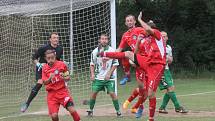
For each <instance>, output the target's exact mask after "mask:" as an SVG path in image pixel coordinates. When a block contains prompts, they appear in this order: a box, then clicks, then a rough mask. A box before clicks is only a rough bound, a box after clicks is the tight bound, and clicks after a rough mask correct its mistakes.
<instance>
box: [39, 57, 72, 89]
mask: <svg viewBox="0 0 215 121" xmlns="http://www.w3.org/2000/svg"><path fill="white" fill-rule="evenodd" d="M66 71H68V69H67V66H66V65H65V64H64V63H63V62H62V61H55V63H54V64H53V65H52V66H49V65H48V64H45V65H44V66H43V69H42V80H47V79H48V78H49V77H50V74H51V73H54V74H55V76H54V78H53V79H52V80H51V83H49V84H47V85H46V91H57V90H59V89H62V88H66V87H67V86H66V82H65V81H64V79H62V78H61V76H60V73H62V72H66Z"/></svg>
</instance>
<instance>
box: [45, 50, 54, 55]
mask: <svg viewBox="0 0 215 121" xmlns="http://www.w3.org/2000/svg"><path fill="white" fill-rule="evenodd" d="M51 53H54V54H55V55H56V51H55V50H54V49H48V50H46V52H45V56H46V55H47V54H51Z"/></svg>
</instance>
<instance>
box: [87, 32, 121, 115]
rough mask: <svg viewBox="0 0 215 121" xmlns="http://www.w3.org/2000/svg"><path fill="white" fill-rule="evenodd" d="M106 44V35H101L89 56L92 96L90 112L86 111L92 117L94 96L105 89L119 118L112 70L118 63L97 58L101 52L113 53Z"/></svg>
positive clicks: (104, 58) (114, 77)
mask: <svg viewBox="0 0 215 121" xmlns="http://www.w3.org/2000/svg"><path fill="white" fill-rule="evenodd" d="M108 42H109V40H108V36H107V35H106V34H101V36H100V38H99V47H97V48H95V49H94V50H93V52H92V54H91V62H90V72H91V75H90V79H91V81H92V94H91V98H90V102H89V103H90V110H88V111H87V112H88V116H93V109H94V105H95V102H96V96H97V94H98V93H99V91H105V89H106V90H107V93H108V94H110V96H111V98H112V101H113V105H114V107H115V110H116V114H117V116H121V112H120V108H119V102H118V98H117V96H116V94H115V79H116V75H115V74H114V70H115V69H116V68H117V66H118V65H119V63H118V61H117V60H116V59H110V58H107V57H98V56H97V55H98V53H99V52H101V51H104V52H115V50H114V49H113V48H111V47H110V46H109V45H108Z"/></svg>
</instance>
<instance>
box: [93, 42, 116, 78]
mask: <svg viewBox="0 0 215 121" xmlns="http://www.w3.org/2000/svg"><path fill="white" fill-rule="evenodd" d="M99 52H100V50H99V48H98V47H97V48H95V49H94V50H93V52H92V53H91V61H90V65H94V66H95V79H98V80H104V79H105V76H106V74H107V73H108V71H109V70H110V69H111V67H112V66H118V65H119V62H118V60H117V59H110V58H107V57H98V56H97V55H98V53H99ZM104 52H115V49H113V48H112V47H110V46H108V47H106V48H105V49H104ZM115 79H116V75H115V73H113V74H112V75H111V78H110V80H115Z"/></svg>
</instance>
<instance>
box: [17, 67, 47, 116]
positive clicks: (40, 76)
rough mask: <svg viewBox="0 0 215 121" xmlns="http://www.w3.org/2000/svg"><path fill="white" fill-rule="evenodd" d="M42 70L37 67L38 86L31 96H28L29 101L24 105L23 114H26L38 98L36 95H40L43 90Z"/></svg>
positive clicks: (22, 107)
mask: <svg viewBox="0 0 215 121" xmlns="http://www.w3.org/2000/svg"><path fill="white" fill-rule="evenodd" d="M41 78H42V69H39V70H38V68H37V67H36V80H37V84H36V85H35V86H34V87H33V88H32V90H31V93H30V95H29V96H28V99H27V101H26V102H25V103H24V104H22V106H21V112H25V111H26V110H27V109H28V107H29V106H30V104H31V102H32V100H33V99H34V98H35V97H36V95H37V94H38V92H39V90H40V89H41V87H42V85H43V81H42V79H41Z"/></svg>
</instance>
